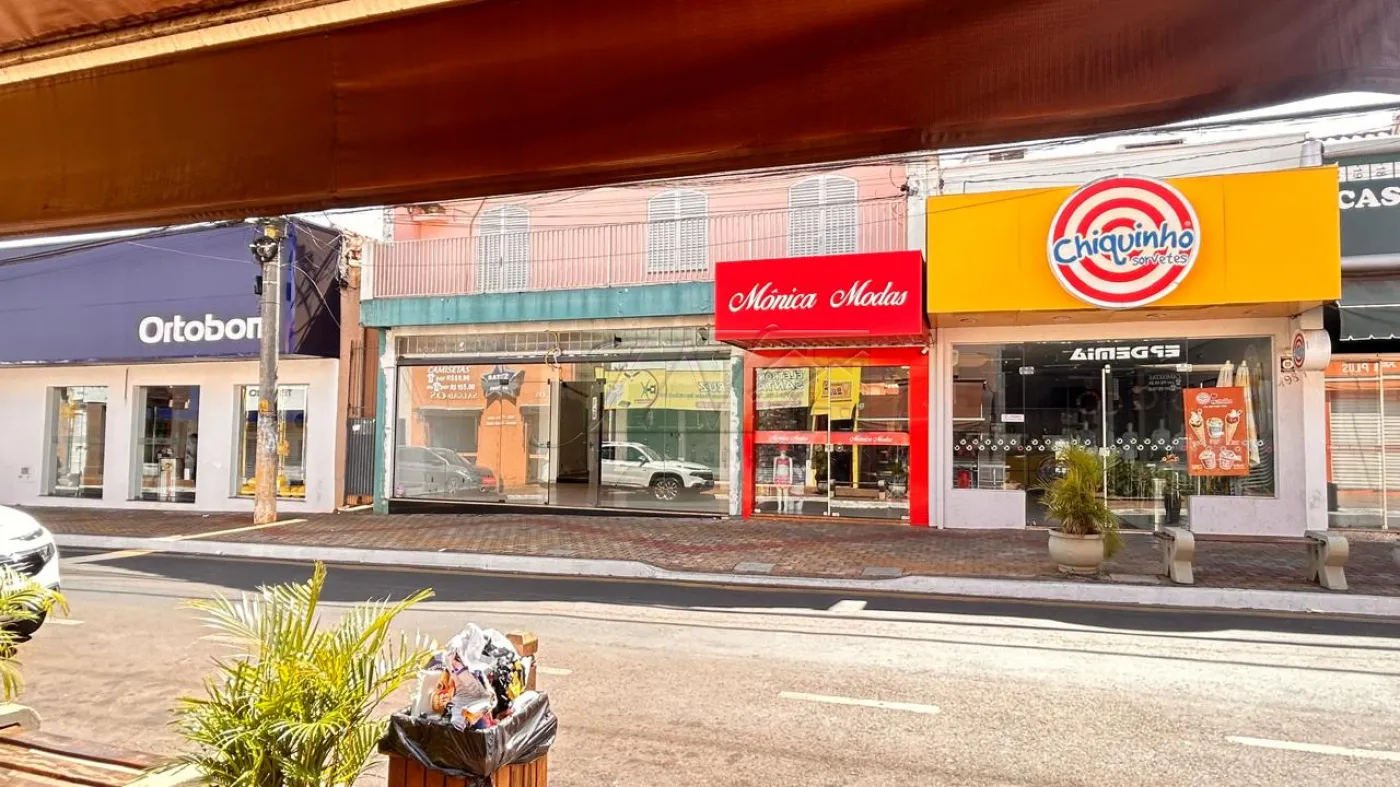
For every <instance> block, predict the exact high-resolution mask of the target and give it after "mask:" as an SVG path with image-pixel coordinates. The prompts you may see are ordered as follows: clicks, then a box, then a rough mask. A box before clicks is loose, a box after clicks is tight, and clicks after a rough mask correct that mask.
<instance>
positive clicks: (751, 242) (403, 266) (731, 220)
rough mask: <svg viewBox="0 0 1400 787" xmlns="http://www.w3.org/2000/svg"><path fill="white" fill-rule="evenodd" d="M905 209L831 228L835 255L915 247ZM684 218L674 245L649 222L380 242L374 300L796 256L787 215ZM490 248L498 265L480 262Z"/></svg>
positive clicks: (664, 273)
mask: <svg viewBox="0 0 1400 787" xmlns="http://www.w3.org/2000/svg"><path fill="white" fill-rule="evenodd" d="M905 204H906V203H905V201H904V199H903V198H891V199H882V200H871V201H868V202H862V203H860V204H858V205H856V206H855V209H856V210H855V214H856V221H855V232H854V238H853V239H852V237H851V235H852V233H851V232H850V229H849V224H847V225H846V228H845V230H844V232H842V231H841V230H840V228H828V232H827V234H828V235H830V237H825V238H823V240H824V241H826V242H824V243H822V244H821V245H822V246H823V247H825V250H826V251H828V252H830V253H835V252H837V251H860V252H870V251H897V250H901V249H904V248H907V243H908V238H907V237H906V224H905ZM681 221H682V222H684V221H691V222H695V223H694V224H692V225H690V226H688V227H686V228H683V229H682V231H680V232H677V233H675V237H677V238H678V240H676V241H675V242H671V241H668V240H664V239H660V238H653V239H652V240H651V241H649V240H648V231H649V228H652V227H650V225H648V224H647V223H645V222H641V223H634V224H600V225H595V226H577V227H565V228H558V229H549V228H543V229H538V230H532V231H531V232H528V233H523V234H522V235H517V236H497V237H495V238H492V239H489V240H487V241H483V239H482V238H478V237H460V238H436V239H430V240H411V241H399V242H394V243H375V244H370V246H369V254H368V255H367V256H366V260H365V265H366V267H367V268H368V269H369V272H370V275H371V277H372V282H373V283H372V285H371V287H372V290H371V293H372V297H374V298H394V297H408V296H426V295H473V294H478V293H487V292H520V291H531V290H573V289H587V288H593V287H614V286H633V285H644V284H665V283H670V282H683V281H709V280H712V279H713V278H714V266H715V264H716V263H720V262H728V261H732V260H761V259H772V258H776V257H786V256H789V255H790V254H791V253H792V246H793V244H792V243H791V242H790V238H789V214H788V211H787V210H774V211H757V212H744V213H734V214H729V215H715V216H710V217H707V218H705V219H702V220H695V219H691V220H684V219H683V220H681ZM657 226H662V225H657ZM669 229H673V228H668V230H669ZM668 237H670V235H669V234H668ZM697 238H698V239H697ZM808 240H809V241H810V240H811V237H810V236H808ZM809 245H810V243H809ZM649 246H650V250H649ZM852 246H854V248H851V247H852ZM483 250H485V251H486V252H487V253H488V254H489V255H490V256H491V257H492V259H481V258H480V257H481V255H482V252H483ZM802 251H803V252H804V253H805V251H806V250H805V249H804V250H802Z"/></svg>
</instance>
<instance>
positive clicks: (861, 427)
mask: <svg viewBox="0 0 1400 787" xmlns="http://www.w3.org/2000/svg"><path fill="white" fill-rule="evenodd" d="M755 384H756V389H755V390H756V392H757V393H756V402H755V407H756V410H757V417H756V425H757V429H756V431H755V444H756V445H755V455H754V457H753V461H754V474H755V487H756V488H755V508H756V511H757V512H758V513H770V514H779V515H796V516H846V517H861V518H878V519H907V518H908V517H909V443H910V439H909V438H910V435H909V369H908V367H904V366H889V367H883V366H859V365H851V366H810V367H784V368H766V369H759V370H758V372H757V375H756V380H755Z"/></svg>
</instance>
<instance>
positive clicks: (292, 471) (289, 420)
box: [234, 385, 310, 500]
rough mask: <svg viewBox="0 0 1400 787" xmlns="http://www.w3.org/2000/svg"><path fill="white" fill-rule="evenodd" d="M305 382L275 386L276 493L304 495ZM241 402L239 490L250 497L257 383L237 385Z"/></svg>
mask: <svg viewBox="0 0 1400 787" xmlns="http://www.w3.org/2000/svg"><path fill="white" fill-rule="evenodd" d="M309 391H310V389H309V388H308V387H307V386H305V385H279V386H277V496H278V497H284V498H292V499H298V500H300V499H305V497H306V401H307V395H308V393H309ZM238 398H239V400H240V401H242V403H243V410H242V415H241V416H240V418H239V421H238V435H237V439H236V440H235V444H236V445H237V446H238V448H237V451H238V457H237V461H236V462H235V465H234V466H235V467H237V468H238V494H239V495H241V496H245V497H251V496H252V495H253V493H254V492H255V491H256V489H255V486H256V480H255V476H256V473H257V464H258V387H257V386H256V385H245V386H243V387H241V388H239V389H238Z"/></svg>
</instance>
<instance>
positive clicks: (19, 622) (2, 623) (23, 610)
mask: <svg viewBox="0 0 1400 787" xmlns="http://www.w3.org/2000/svg"><path fill="white" fill-rule="evenodd" d="M55 610H62V611H64V612H66V611H68V602H67V601H66V600H64V598H63V595H62V594H61V593H59V592H58V591H57V590H53V589H51V588H46V587H44V586H43V585H41V584H39V583H38V582H35V581H34V579H33V577H28V576H25V575H24V574H20V573H18V572H16V571H15V570H14V569H11V568H9V567H8V566H0V700H3V701H5V702H9V701H10V700H12V699H14V698H15V697H17V696H19V693H20V691H21V690H22V689H23V688H24V680H23V676H22V675H21V674H20V667H21V666H22V665H21V664H20V662H19V659H18V658H16V656H15V651H16V647H17V646H18V645H19V644H20V643H22V642H24V640H25V639H27V637H26V636H25V634H24V633H23V632H24V631H25V630H26V629H28V628H32V627H33V626H34V625H35V624H37V623H39V622H40V621H42V620H43V619H44V618H45V617H46V616H48V615H49V614H50V613H52V612H54V611H55Z"/></svg>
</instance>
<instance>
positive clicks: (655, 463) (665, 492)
mask: <svg viewBox="0 0 1400 787" xmlns="http://www.w3.org/2000/svg"><path fill="white" fill-rule="evenodd" d="M602 465H603V467H602V476H603V478H602V482H603V486H612V487H620V488H624V489H625V488H631V489H649V490H651V494H652V496H653V497H655V498H656V499H657V500H661V501H665V502H670V501H672V500H675V499H676V498H678V497H680V496H681V495H683V494H687V493H688V494H699V493H701V492H708V491H709V490H711V489H714V488H715V471H714V468H711V467H708V466H706V465H702V464H700V463H699V462H686V461H684V460H678V459H667V458H665V457H663V456H662V455H661V454H658V453H657V452H656V451H655V450H654V449H653V448H651V446H648V445H644V444H642V443H603V462H602Z"/></svg>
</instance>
